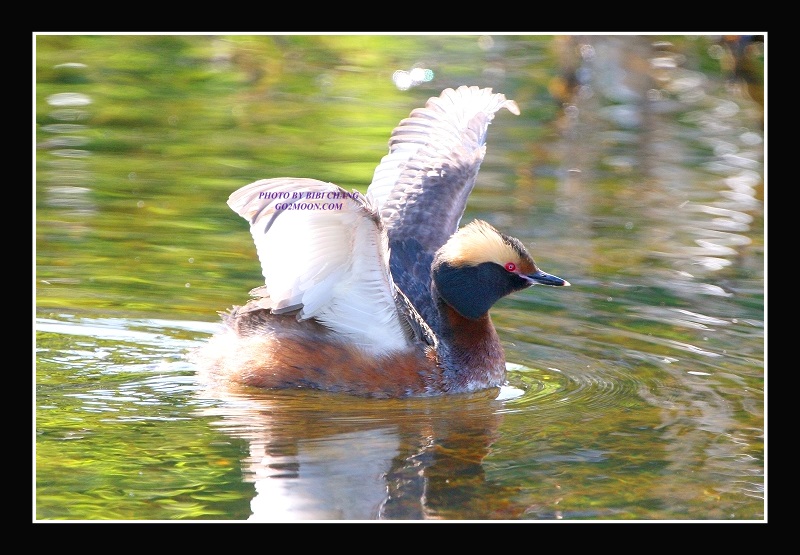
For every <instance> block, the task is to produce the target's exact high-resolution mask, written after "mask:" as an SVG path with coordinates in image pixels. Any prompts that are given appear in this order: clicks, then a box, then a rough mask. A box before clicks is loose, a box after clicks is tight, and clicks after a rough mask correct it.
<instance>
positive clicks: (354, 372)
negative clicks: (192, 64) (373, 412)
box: [196, 86, 569, 397]
mask: <svg viewBox="0 0 800 555" xmlns="http://www.w3.org/2000/svg"><path fill="white" fill-rule="evenodd" d="M501 108H505V109H507V110H509V111H510V112H512V113H514V114H519V108H518V107H517V104H516V103H515V102H514V101H513V100H507V99H506V97H505V96H504V95H502V94H496V93H492V90H491V89H488V88H484V89H481V88H478V87H466V86H462V87H459V88H458V89H455V90H453V89H446V90H444V91H443V92H442V93H441V95H440V96H439V97H432V98H430V99H429V100H428V102H427V103H426V105H425V107H424V108H418V109H416V110H414V111H412V112H411V114H410V116H409V117H408V118H406V119H404V120H402V121H401V122H400V124H399V125H398V126H397V127H396V128H395V129H394V130H393V131H392V134H391V138H390V139H389V153H388V154H387V155H386V156H384V157H383V159H382V160H381V162H380V164H379V165H378V167H377V168H376V169H375V173H374V176H373V179H372V183H371V184H370V185H369V188H368V189H367V194H366V196H364V195H361V194H360V193H358V192H357V191H352V192H348V191H345V190H344V189H342V188H341V187H338V186H337V185H334V184H332V183H325V182H322V181H317V180H315V179H305V178H293V177H281V178H276V179H263V180H260V181H256V182H254V183H251V184H250V185H247V186H245V187H242V188H241V189H239V190H237V191H235V192H234V193H233V194H231V195H230V198H229V199H228V205H229V206H230V207H231V209H233V211H234V212H236V213H237V214H239V215H240V216H241V217H242V218H244V219H245V220H247V221H248V222H249V223H250V232H251V234H252V236H253V239H254V242H255V246H256V251H257V253H258V258H259V260H260V262H261V267H262V273H263V275H264V281H265V285H263V286H261V287H257V288H256V289H253V290H252V291H251V292H250V294H251V296H252V297H254V298H253V299H252V300H250V301H249V302H248V303H247V304H245V305H244V306H234V307H233V308H231V309H230V310H229V311H228V312H226V313H223V314H222V319H223V323H224V329H223V330H222V331H221V332H220V333H218V334H216V335H215V336H213V337H212V338H211V339H210V340H209V342H208V343H207V344H206V345H205V346H204V347H202V348H201V349H200V350H199V351H198V353H197V356H196V361H197V362H198V365H199V368H200V371H201V372H203V373H206V374H207V375H208V377H209V378H211V379H215V380H223V381H224V380H229V381H231V382H234V383H238V384H243V385H248V386H255V387H260V388H295V387H300V388H313V389H320V390H326V391H332V392H345V393H350V394H355V395H362V396H370V397H407V396H430V395H441V394H448V393H461V392H470V391H477V390H481V389H486V388H491V387H499V386H501V385H503V383H504V381H505V377H506V365H505V355H504V353H503V348H502V345H501V343H500V339H499V338H498V336H497V332H496V331H495V328H494V325H493V324H492V320H491V318H490V317H489V309H490V308H491V306H492V305H493V304H494V303H495V302H496V301H497V300H498V299H500V298H502V297H504V296H506V295H508V294H510V293H513V292H514V291H520V290H522V289H525V288H527V287H530V286H532V285H536V284H542V285H552V286H565V285H569V282H567V281H566V280H563V279H561V278H559V277H556V276H554V275H551V274H547V273H545V272H543V271H541V270H540V269H539V268H538V267H537V266H536V264H535V263H534V261H533V258H531V256H530V254H528V251H527V250H526V249H525V247H524V246H523V245H522V243H521V242H520V241H519V240H517V239H515V238H513V237H509V236H507V235H504V234H503V233H500V232H499V231H497V230H496V229H495V228H494V227H492V226H491V225H489V224H488V223H486V222H484V221H480V220H475V221H473V222H471V223H470V224H468V225H466V226H464V227H462V228H461V229H459V227H458V226H459V222H460V220H461V216H462V214H463V213H464V208H465V206H466V202H467V197H468V196H469V194H470V192H471V191H472V188H473V185H474V184H475V179H476V176H477V174H478V169H479V167H480V164H481V162H482V161H483V158H484V155H485V152H486V146H485V141H486V132H487V129H488V126H489V123H490V122H491V121H492V119H493V118H494V115H495V113H496V112H497V111H499V110H500V109H501ZM331 208H333V209H331Z"/></svg>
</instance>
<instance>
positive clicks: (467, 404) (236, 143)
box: [33, 35, 766, 521]
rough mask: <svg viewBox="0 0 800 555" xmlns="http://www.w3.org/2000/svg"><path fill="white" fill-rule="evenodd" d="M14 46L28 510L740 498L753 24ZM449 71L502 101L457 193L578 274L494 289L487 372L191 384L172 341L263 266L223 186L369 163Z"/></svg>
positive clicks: (169, 512)
mask: <svg viewBox="0 0 800 555" xmlns="http://www.w3.org/2000/svg"><path fill="white" fill-rule="evenodd" d="M735 54H736V55H735ZM35 60H36V61H35V63H36V91H35V102H36V113H35V125H36V143H37V144H36V187H35V211H36V237H35V251H36V253H35V254H36V268H35V284H36V292H35V294H36V298H35V302H36V308H35V321H34V328H35V343H36V353H35V373H34V379H33V387H34V396H33V402H34V405H35V408H34V416H35V421H34V423H33V431H34V441H35V453H36V457H35V465H34V475H33V481H34V490H35V508H34V515H33V518H34V519H37V520H81V521H82V520H122V521H128V520H153V521H173V520H261V521H276V520H332V521H339V520H376V519H392V520H420V519H448V520H465V519H467V520H548V521H550V520H593V521H596V520H612V521H621V520H642V521H651V520H701V521H710V520H738V521H744V520H747V521H750V520H754V521H763V520H765V519H766V504H765V498H766V488H765V485H766V480H765V470H766V456H765V452H766V450H765V413H764V408H765V391H766V380H765V377H766V371H765V370H766V369H765V364H764V363H765V322H766V320H765V284H764V253H765V241H764V214H765V188H764V182H763V181H764V180H763V176H764V167H763V162H764V156H763V154H764V139H765V136H764V111H763V64H764V45H763V42H760V41H759V40H750V39H747V38H745V37H739V38H738V39H737V40H733V38H731V37H728V38H723V37H712V36H669V37H665V36H585V37H584V36H569V37H566V36H560V37H553V36H536V35H532V36H502V35H500V36H491V37H489V36H477V35H475V36H455V35H450V36H349V37H348V36H305V37H303V36H245V35H241V36H197V35H185V36H158V35H153V36H133V35H131V36H113V35H95V36H76V35H55V36H47V35H39V36H37V37H36V58H35ZM413 68H421V69H426V70H428V71H427V72H425V71H417V72H413V73H412V72H411V70H412V69H413ZM412 76H417V77H418V78H419V79H418V80H416V81H414V80H413V77H412ZM461 84H475V85H480V86H489V87H493V88H494V90H495V91H497V92H502V93H504V94H505V95H506V96H507V97H509V98H512V99H514V100H516V101H517V103H518V104H519V105H520V108H521V111H522V114H521V115H520V116H518V117H517V116H513V115H511V114H509V113H505V112H503V113H500V114H498V115H497V117H496V118H495V120H494V122H493V124H492V125H491V127H490V129H489V136H488V151H487V156H486V160H485V162H484V164H483V166H482V169H481V173H480V176H479V179H478V185H477V186H476V189H475V191H474V193H473V195H472V197H471V198H470V203H469V207H468V210H467V213H466V214H465V217H464V222H466V221H470V220H471V219H473V218H482V219H485V220H487V221H489V222H490V223H492V224H493V225H495V226H496V227H498V228H500V229H502V230H503V231H504V232H506V233H509V234H511V235H514V236H516V237H518V238H520V240H522V241H523V243H525V244H526V245H527V246H528V247H529V248H530V250H531V252H532V254H533V256H534V258H535V259H536V261H537V263H538V264H539V265H540V266H541V267H542V268H543V269H544V270H545V271H547V272H550V273H554V274H556V275H559V276H561V277H564V278H566V279H568V280H569V281H570V282H571V283H572V287H570V288H544V287H538V288H533V289H530V290H527V291H524V292H522V293H520V294H517V295H515V296H512V297H509V298H506V299H504V300H502V301H501V302H500V303H498V305H497V306H496V307H495V308H494V309H493V312H492V317H493V319H494V321H495V325H496V327H497V328H498V332H499V334H500V337H501V338H502V340H503V342H504V346H505V348H506V356H507V359H508V366H509V377H508V380H509V381H508V385H507V386H506V387H504V388H502V389H500V390H492V391H487V392H482V393H478V394H473V395H459V396H452V397H447V398H439V399H407V400H388V401H387V400H366V399H358V398H352V397H349V396H341V395H334V394H325V393H319V392H306V391H252V390H236V391H232V390H225V391H219V390H214V389H210V388H208V387H206V385H205V384H203V383H201V382H200V381H199V380H198V379H197V378H196V376H195V373H194V368H193V366H192V364H191V363H190V362H189V361H188V360H187V358H186V354H187V353H188V352H190V351H191V350H192V349H194V348H195V347H197V346H199V345H201V344H202V343H203V342H204V341H205V340H206V339H207V338H208V337H209V336H210V335H211V334H212V333H213V332H214V331H215V329H217V325H218V324H217V322H218V316H217V311H219V310H224V309H226V308H227V307H228V306H230V305H232V304H241V303H243V302H244V301H246V300H247V291H249V290H250V289H251V288H253V287H255V286H257V285H259V283H261V279H262V278H261V275H260V268H259V265H258V262H257V260H256V256H255V249H254V247H253V246H252V242H251V238H250V235H249V232H248V230H247V227H246V224H245V222H244V221H242V220H241V219H240V218H239V217H238V216H236V215H235V214H234V213H232V212H231V211H230V210H229V209H228V207H227V206H226V204H225V200H226V199H227V197H228V195H229V194H230V193H231V192H233V191H234V190H235V189H237V188H239V187H241V186H243V185H245V184H247V183H250V182H252V181H255V180H256V179H260V178H266V177H278V176H298V177H314V178H317V179H322V180H327V181H332V182H334V183H337V184H339V185H341V186H343V187H345V188H346V189H353V188H356V189H359V190H361V191H362V192H363V191H365V189H366V186H367V184H368V183H369V181H370V179H371V176H372V170H373V169H374V167H375V165H376V164H377V163H378V161H379V160H380V158H381V157H382V156H383V155H384V154H385V153H386V152H387V139H388V136H389V133H390V131H391V129H392V128H393V127H394V125H396V124H397V123H398V122H399V121H400V119H402V118H403V117H405V116H406V115H408V113H409V112H410V110H411V109H413V108H414V107H416V106H419V105H422V104H424V102H425V100H426V99H427V98H428V97H430V96H436V95H438V94H439V92H440V91H441V90H442V89H443V88H446V87H449V86H458V85H461ZM298 248H302V245H298Z"/></svg>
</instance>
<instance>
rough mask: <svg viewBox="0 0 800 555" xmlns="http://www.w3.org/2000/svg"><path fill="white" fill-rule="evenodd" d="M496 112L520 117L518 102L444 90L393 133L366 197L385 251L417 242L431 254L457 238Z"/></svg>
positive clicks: (474, 90)
mask: <svg viewBox="0 0 800 555" xmlns="http://www.w3.org/2000/svg"><path fill="white" fill-rule="evenodd" d="M501 108H507V109H508V110H509V111H510V112H512V113H514V114H519V107H518V106H517V104H516V102H514V101H513V100H508V99H506V97H505V95H503V94H498V93H492V89H480V88H478V87H466V86H463V87H459V88H458V89H456V90H453V89H445V90H444V91H442V94H441V95H440V96H438V97H431V98H430V99H429V100H428V102H427V103H426V104H425V107H424V108H417V109H416V110H414V111H412V112H411V115H410V116H409V117H408V118H406V119H404V120H402V121H401V122H400V124H399V125H398V126H397V127H395V129H394V130H393V131H392V135H391V138H390V139H389V154H387V155H386V156H384V157H383V159H382V160H381V163H380V164H379V165H378V167H377V168H376V169H375V173H374V175H373V178H372V183H371V184H370V186H369V189H368V190H367V197H368V198H369V199H370V201H371V202H372V203H373V205H374V206H376V207H377V208H378V211H379V212H380V214H381V218H382V219H383V221H384V224H385V225H386V230H387V233H388V235H389V242H390V245H389V246H390V248H391V243H393V242H394V241H398V240H402V239H404V238H407V237H414V238H416V239H417V240H418V241H419V242H420V243H421V244H422V246H423V248H424V249H425V250H426V251H427V252H429V253H431V254H433V253H434V252H436V250H437V249H438V248H439V247H441V246H442V245H443V244H444V243H445V242H446V241H447V239H448V238H449V237H450V236H451V235H452V234H453V233H455V232H456V230H457V229H458V223H459V221H460V220H461V216H462V215H463V213H464V208H465V207H466V204H467V197H469V194H470V192H471V191H472V188H473V186H474V185H475V179H476V177H477V175H478V170H479V169H480V165H481V162H483V158H484V155H485V153H486V131H487V129H488V127H489V123H490V122H491V121H492V119H493V118H494V114H495V113H496V112H497V111H498V110H500V109H501Z"/></svg>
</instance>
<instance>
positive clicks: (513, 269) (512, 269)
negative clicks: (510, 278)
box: [506, 262, 517, 272]
mask: <svg viewBox="0 0 800 555" xmlns="http://www.w3.org/2000/svg"><path fill="white" fill-rule="evenodd" d="M506 270H508V271H509V272H516V271H517V265H516V264H514V263H513V262H508V263H506Z"/></svg>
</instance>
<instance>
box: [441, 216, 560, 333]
mask: <svg viewBox="0 0 800 555" xmlns="http://www.w3.org/2000/svg"><path fill="white" fill-rule="evenodd" d="M431 274H432V278H433V282H434V284H435V286H436V291H437V293H438V294H439V296H440V297H441V298H442V300H444V302H446V303H447V304H448V305H449V306H450V307H452V308H453V309H454V310H455V311H456V312H458V313H459V314H461V315H462V316H464V317H465V318H469V319H477V318H480V317H481V316H483V315H484V314H486V313H487V312H488V311H489V309H490V308H491V307H492V305H494V304H495V303H496V302H497V301H498V300H499V299H501V298H502V297H505V296H506V295H509V294H511V293H513V292H514V291H520V290H522V289H526V288H528V287H531V286H532V285H551V286H567V285H569V282H568V281H566V280H564V279H561V278H560V277H557V276H554V275H551V274H548V273H545V272H543V271H541V270H540V269H539V267H538V266H536V263H535V262H534V261H533V258H532V257H531V255H530V254H529V253H528V251H527V250H526V249H525V247H524V245H523V244H522V243H521V242H520V241H519V239H516V238H514V237H509V236H508V235H505V234H503V233H500V232H499V231H497V230H496V229H495V228H494V227H492V226H491V225H489V224H488V223H486V222H484V221H482V220H475V221H473V222H471V223H469V224H468V225H466V226H464V227H462V228H461V229H459V230H458V231H457V232H456V233H454V234H453V235H452V236H451V237H450V239H448V241H447V243H445V244H444V245H443V246H442V247H441V248H440V249H439V250H438V251H437V252H436V254H435V255H434V259H433V264H432V266H431Z"/></svg>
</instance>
